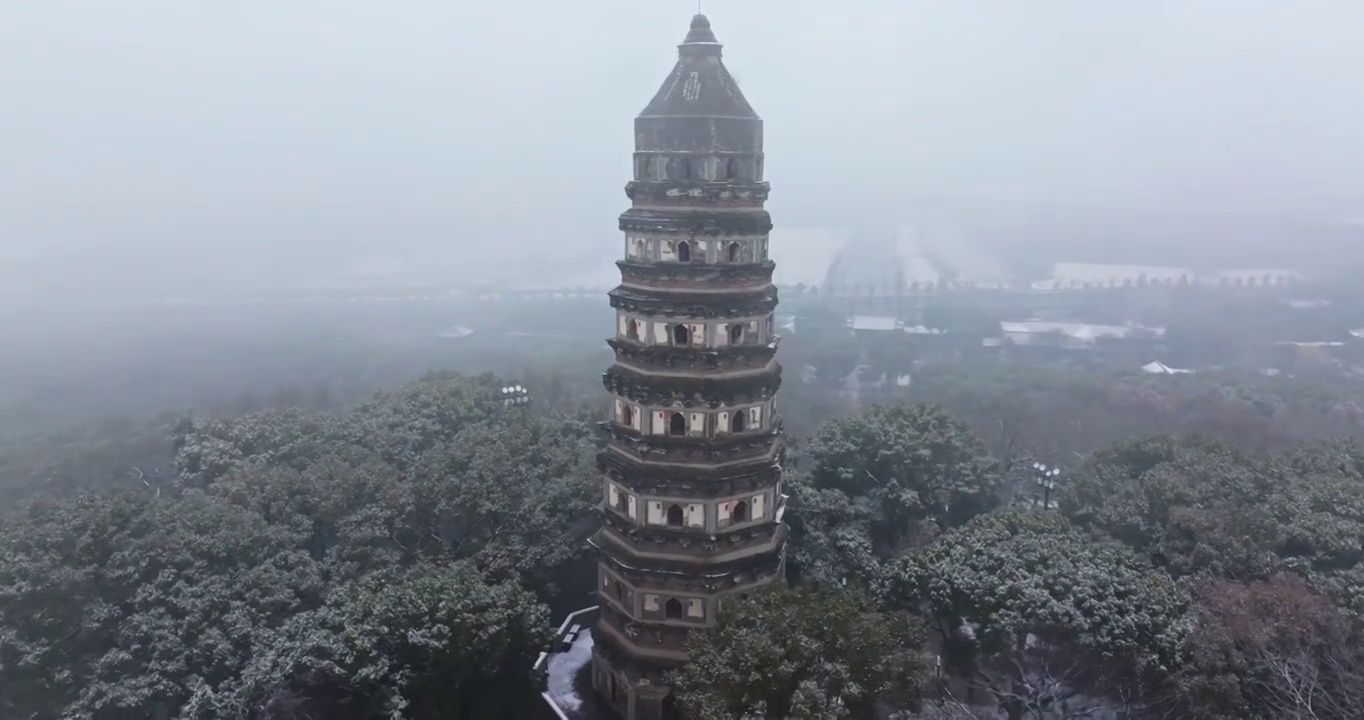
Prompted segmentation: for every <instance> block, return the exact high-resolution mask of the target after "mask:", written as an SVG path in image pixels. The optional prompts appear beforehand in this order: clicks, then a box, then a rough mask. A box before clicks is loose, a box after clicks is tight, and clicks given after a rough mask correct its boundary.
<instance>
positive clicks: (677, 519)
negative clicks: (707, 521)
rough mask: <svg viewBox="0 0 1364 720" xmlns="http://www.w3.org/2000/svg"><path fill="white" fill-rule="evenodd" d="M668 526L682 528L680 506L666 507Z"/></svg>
mask: <svg viewBox="0 0 1364 720" xmlns="http://www.w3.org/2000/svg"><path fill="white" fill-rule="evenodd" d="M668 524H669V525H671V526H673V527H682V506H681V505H669V506H668Z"/></svg>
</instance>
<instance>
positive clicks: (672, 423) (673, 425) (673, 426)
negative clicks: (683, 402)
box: [668, 412, 687, 435]
mask: <svg viewBox="0 0 1364 720" xmlns="http://www.w3.org/2000/svg"><path fill="white" fill-rule="evenodd" d="M668 434H669V435H686V434H687V416H685V415H683V414H682V413H680V412H675V413H673V414H672V417H670V418H668Z"/></svg>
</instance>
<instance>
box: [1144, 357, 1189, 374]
mask: <svg viewBox="0 0 1364 720" xmlns="http://www.w3.org/2000/svg"><path fill="white" fill-rule="evenodd" d="M1141 369H1142V371H1143V372H1148V373H1151V374H1152V375H1183V374H1184V373H1191V372H1193V371H1192V370H1181V369H1178V368H1172V367H1170V366H1169V365H1166V364H1165V363H1163V362H1161V361H1159V360H1153V361H1151V362H1149V363H1146V364H1145V365H1142V366H1141Z"/></svg>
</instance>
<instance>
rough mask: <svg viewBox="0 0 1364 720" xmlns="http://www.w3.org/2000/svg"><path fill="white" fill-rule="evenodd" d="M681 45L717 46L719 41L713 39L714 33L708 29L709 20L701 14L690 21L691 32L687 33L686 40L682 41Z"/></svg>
mask: <svg viewBox="0 0 1364 720" xmlns="http://www.w3.org/2000/svg"><path fill="white" fill-rule="evenodd" d="M682 44H683V45H719V44H720V41H719V40H716V39H715V33H714V32H712V31H711V29H710V20H709V19H708V18H707V17H706V16H705V15H702V14H701V13H697V14H696V16H695V17H693V18H692V19H691V30H690V31H688V32H687V39H686V40H683V41H682Z"/></svg>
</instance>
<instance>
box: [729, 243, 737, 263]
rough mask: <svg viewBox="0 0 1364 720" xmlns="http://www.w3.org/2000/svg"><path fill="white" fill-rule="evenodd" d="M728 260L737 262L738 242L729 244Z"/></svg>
mask: <svg viewBox="0 0 1364 720" xmlns="http://www.w3.org/2000/svg"><path fill="white" fill-rule="evenodd" d="M729 261H730V262H739V243H737V242H732V243H730V244H729Z"/></svg>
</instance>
